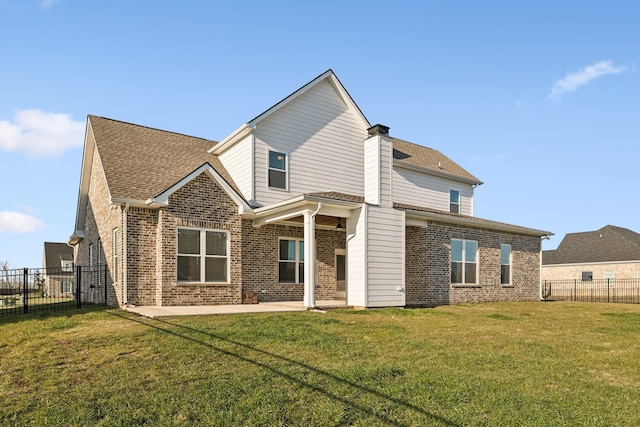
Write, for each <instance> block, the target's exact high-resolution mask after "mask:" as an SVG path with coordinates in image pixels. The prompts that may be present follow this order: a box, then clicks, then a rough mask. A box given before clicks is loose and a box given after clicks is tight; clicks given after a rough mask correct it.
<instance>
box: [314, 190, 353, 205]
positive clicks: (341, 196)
mask: <svg viewBox="0 0 640 427" xmlns="http://www.w3.org/2000/svg"><path fill="white" fill-rule="evenodd" d="M308 195H309V196H316V197H322V198H325V199H333V200H340V201H343V202H354V203H364V197H363V196H356V195H353V194H346V193H338V192H337V191H325V192H319V193H309V194H308Z"/></svg>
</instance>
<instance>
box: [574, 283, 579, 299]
mask: <svg viewBox="0 0 640 427" xmlns="http://www.w3.org/2000/svg"><path fill="white" fill-rule="evenodd" d="M573 297H574V298H573V300H574V301H578V279H573Z"/></svg>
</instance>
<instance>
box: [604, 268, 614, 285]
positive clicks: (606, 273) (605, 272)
mask: <svg viewBox="0 0 640 427" xmlns="http://www.w3.org/2000/svg"><path fill="white" fill-rule="evenodd" d="M609 273H611V277H607V276H608V275H609ZM602 277H603V278H604V283H605V284H607V283H609V284H613V283H614V282H615V280H616V276H615V273H614V271H613V270H605V271H604V273H603V276H602ZM607 279H608V282H607Z"/></svg>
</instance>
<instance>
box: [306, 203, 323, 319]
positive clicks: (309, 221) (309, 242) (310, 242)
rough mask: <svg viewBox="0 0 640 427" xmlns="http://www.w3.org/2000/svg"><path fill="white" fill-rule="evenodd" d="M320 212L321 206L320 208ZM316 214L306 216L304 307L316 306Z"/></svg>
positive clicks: (309, 213) (307, 212)
mask: <svg viewBox="0 0 640 427" xmlns="http://www.w3.org/2000/svg"><path fill="white" fill-rule="evenodd" d="M318 210H320V206H318ZM316 213H318V211H316V212H311V211H306V212H305V213H304V214H303V215H304V306H305V307H307V308H313V307H315V305H316Z"/></svg>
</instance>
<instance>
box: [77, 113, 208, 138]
mask: <svg viewBox="0 0 640 427" xmlns="http://www.w3.org/2000/svg"><path fill="white" fill-rule="evenodd" d="M87 116H88V117H89V119H91V118H92V117H93V118H96V119H103V120H109V121H111V122H116V123H120V124H124V125H129V126H135V127H139V128H144V129H149V130H155V131H158V132H165V133H171V134H173V135H178V136H185V137H187V138H194V139H200V140H202V141H206V142H212V143H214V144H217V143H218V142H219V141H216V140H213V139H208V138H202V137H200V136H194V135H187V134H186V133H180V132H174V131H170V130H166V129H159V128H154V127H151V126H145V125H139V124H137V123H131V122H125V121H123V120H117V119H112V118H109V117H103V116H95V115H93V114H88V115H87Z"/></svg>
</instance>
